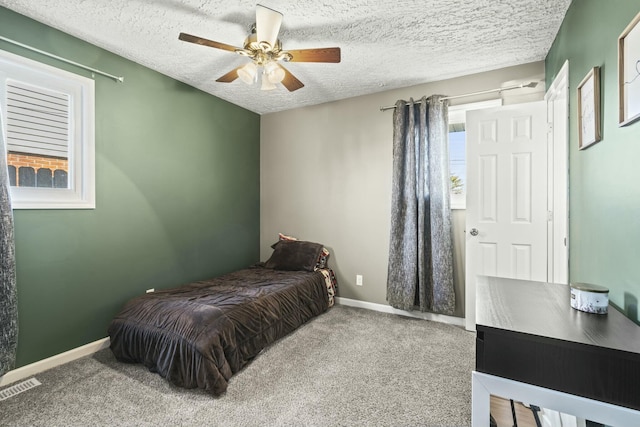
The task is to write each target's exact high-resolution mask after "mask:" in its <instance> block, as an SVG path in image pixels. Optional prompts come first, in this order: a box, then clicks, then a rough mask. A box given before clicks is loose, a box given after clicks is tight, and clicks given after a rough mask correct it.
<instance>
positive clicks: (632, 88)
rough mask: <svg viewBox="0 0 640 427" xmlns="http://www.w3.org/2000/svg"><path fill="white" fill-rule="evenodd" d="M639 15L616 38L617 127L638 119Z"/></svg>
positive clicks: (639, 74) (639, 101) (639, 80)
mask: <svg viewBox="0 0 640 427" xmlns="http://www.w3.org/2000/svg"><path fill="white" fill-rule="evenodd" d="M638 22H640V13H638V14H637V15H636V17H635V18H633V20H632V21H631V22H630V23H629V25H628V26H627V28H625V29H624V31H623V32H622V34H620V37H618V101H619V111H620V112H619V117H618V124H619V126H626V125H628V124H631V123H633V122H635V121H636V120H638V119H640V25H638Z"/></svg>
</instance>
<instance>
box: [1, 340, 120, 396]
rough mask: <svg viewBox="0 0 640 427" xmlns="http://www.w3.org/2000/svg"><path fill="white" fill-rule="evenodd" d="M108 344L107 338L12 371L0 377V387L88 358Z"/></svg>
mask: <svg viewBox="0 0 640 427" xmlns="http://www.w3.org/2000/svg"><path fill="white" fill-rule="evenodd" d="M109 344H110V340H109V338H108V337H107V338H103V339H101V340H98V341H94V342H90V343H89V344H85V345H83V346H81V347H77V348H74V349H71V350H69V351H65V352H64V353H60V354H56V355H55V356H51V357H48V358H46V359H43V360H39V361H37V362H34V363H31V364H30V365H26V366H22V367H20V368H18V369H14V370H12V371H9V372H7V373H6V374H4V375H3V376H1V377H0V387H2V386H5V385H7V384H11V383H14V382H16V381H20V380H23V379H25V378H27V377H30V376H32V375H35V374H38V373H40V372H42V371H46V370H48V369H51V368H55V367H56V366H60V365H64V364H65V363H69V362H71V361H73V360H76V359H80V358H81V357H84V356H88V355H90V354H93V353H95V352H97V351H100V350H102V349H104V348H107V347H109Z"/></svg>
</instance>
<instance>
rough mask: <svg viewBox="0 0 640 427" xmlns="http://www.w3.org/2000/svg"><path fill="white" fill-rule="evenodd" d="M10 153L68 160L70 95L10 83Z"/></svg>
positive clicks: (8, 145) (8, 129)
mask: <svg viewBox="0 0 640 427" xmlns="http://www.w3.org/2000/svg"><path fill="white" fill-rule="evenodd" d="M6 91H7V118H6V120H7V121H6V132H7V133H6V135H7V150H8V151H9V152H15V153H27V154H40V155H44V156H53V157H64V158H67V157H68V155H69V154H68V153H69V137H70V132H69V109H70V101H69V95H67V94H64V93H61V92H55V91H52V90H48V89H45V88H41V87H37V86H33V85H29V84H25V83H23V82H19V81H15V80H7V88H6Z"/></svg>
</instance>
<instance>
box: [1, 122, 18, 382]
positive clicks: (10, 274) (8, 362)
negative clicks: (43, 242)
mask: <svg viewBox="0 0 640 427" xmlns="http://www.w3.org/2000/svg"><path fill="white" fill-rule="evenodd" d="M17 344H18V298H17V294H16V268H15V252H14V242H13V211H12V210H11V198H10V194H9V173H8V171H7V156H6V147H5V142H4V126H3V122H2V111H0V376H2V375H4V374H5V373H6V372H7V371H9V370H10V369H13V366H14V363H15V360H16V347H17Z"/></svg>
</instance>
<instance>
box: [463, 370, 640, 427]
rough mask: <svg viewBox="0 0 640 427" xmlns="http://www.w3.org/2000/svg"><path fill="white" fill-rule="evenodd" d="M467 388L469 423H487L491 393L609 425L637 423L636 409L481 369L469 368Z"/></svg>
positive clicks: (479, 426)
mask: <svg viewBox="0 0 640 427" xmlns="http://www.w3.org/2000/svg"><path fill="white" fill-rule="evenodd" d="M471 390H472V391H471V393H472V401H471V402H472V403H471V426H472V427H485V426H486V425H487V424H488V423H489V399H490V396H491V395H495V396H500V397H503V398H505V399H513V400H517V401H519V402H535V404H536V406H540V407H541V408H545V409H551V410H554V411H558V412H562V413H565V414H569V415H574V416H577V417H579V418H583V419H587V420H591V421H595V422H599V423H603V424H606V425H610V426H637V425H640V411H636V410H633V409H629V408H624V407H622V406H616V405H612V404H609V403H604V402H600V401H597V400H593V399H587V398H586V397H580V396H575V395H573V394H568V393H562V392H559V391H555V390H551V389H548V388H543V387H538V386H534V385H531V384H526V383H522V382H519V381H513V380H508V379H505V378H501V377H497V376H494V375H488V374H483V373H481V372H476V371H473V372H472V374H471Z"/></svg>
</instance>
